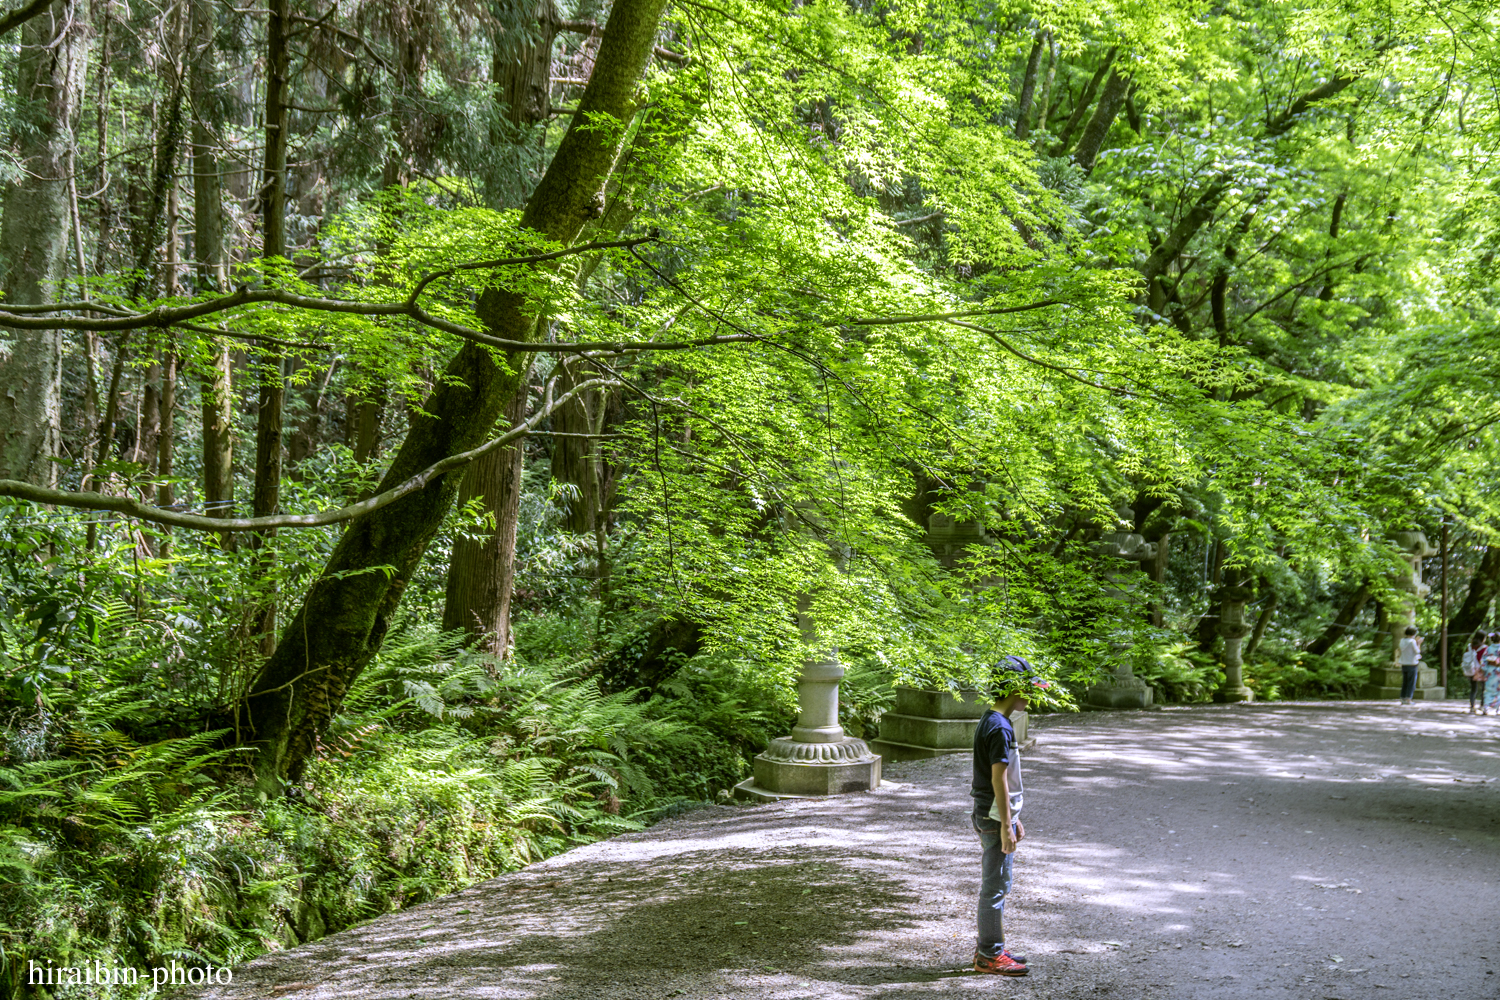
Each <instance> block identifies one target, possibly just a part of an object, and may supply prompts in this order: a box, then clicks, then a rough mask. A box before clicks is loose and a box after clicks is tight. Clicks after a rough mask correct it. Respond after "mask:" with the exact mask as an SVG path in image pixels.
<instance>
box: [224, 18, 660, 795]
mask: <svg viewBox="0 0 1500 1000" xmlns="http://www.w3.org/2000/svg"><path fill="white" fill-rule="evenodd" d="M665 6H666V0H617V2H616V3H615V4H614V7H613V9H612V10H611V13H610V16H609V21H608V23H607V25H606V27H605V29H604V37H603V40H602V42H601V44H600V46H599V52H598V56H597V60H596V62H595V66H594V71H593V75H592V76H591V77H590V80H589V84H588V86H587V87H586V88H585V90H584V93H583V97H582V99H581V100H580V101H579V107H578V113H577V114H576V115H575V116H574V117H573V121H574V122H575V123H578V122H584V123H587V127H586V128H578V127H571V128H569V130H568V132H567V134H566V135H565V136H564V137H563V140H562V142H561V143H560V144H559V146H558V149H557V153H556V154H555V155H554V157H553V159H552V162H551V164H550V165H549V166H548V168H547V172H546V173H545V174H544V175H543V177H542V180H541V182H540V184H538V185H537V188H536V191H535V192H534V193H533V194H532V196H531V198H530V199H529V201H528V202H527V205H526V209H525V211H524V212H523V213H522V216H521V225H522V227H523V228H526V229H530V230H533V231H535V232H537V233H539V234H541V235H542V236H545V237H546V238H548V239H550V240H554V241H557V242H559V243H563V244H568V243H571V242H573V241H574V239H575V238H576V237H577V235H578V233H579V231H580V230H581V229H582V227H583V224H584V222H585V221H586V220H587V219H588V217H589V215H590V209H591V206H592V204H593V202H594V200H595V198H596V196H597V194H598V192H599V191H600V190H601V188H603V186H604V185H605V183H606V181H607V180H608V177H609V173H610V169H611V167H612V165H613V163H614V160H615V156H616V154H617V152H618V149H619V143H620V139H621V137H622V136H623V134H624V126H625V124H626V123H627V122H628V121H629V119H630V117H631V115H632V114H633V113H634V111H635V92H636V86H637V83H638V81H639V80H640V76H641V72H642V70H643V69H644V68H645V65H646V60H647V59H648V58H649V57H650V55H651V49H652V46H653V43H654V41H655V37H656V26H657V22H658V21H659V20H660V18H661V14H662V10H663V8H664V7H665ZM600 121H612V122H614V123H616V127H614V128H602V127H600V126H599V124H598V123H599V122H600ZM476 312H477V314H478V316H479V319H480V321H481V323H482V324H483V326H484V328H485V330H486V332H488V333H490V334H491V335H493V336H495V337H499V338H503V339H506V340H531V341H533V342H534V341H536V340H537V339H538V331H537V322H536V320H537V316H536V305H535V303H531V302H528V301H527V299H526V298H525V296H523V295H522V294H520V293H518V292H516V291H512V290H510V289H506V288H497V287H491V288H488V289H486V290H485V291H484V293H483V294H482V295H481V296H480V298H479V301H478V304H477V308H476ZM526 368H527V365H526V362H525V359H524V358H523V357H522V355H521V354H520V353H517V352H510V353H508V354H507V355H505V356H502V357H501V358H498V359H497V358H496V357H495V356H494V355H493V354H492V353H491V349H490V348H488V347H480V346H477V345H474V344H466V345H465V346H464V347H463V348H462V349H460V350H459V351H458V353H457V354H455V355H454V357H453V359H452V360H451V361H450V362H449V363H448V365H447V368H446V369H445V371H444V372H443V374H442V376H441V377H439V378H437V379H435V380H434V385H435V388H434V390H433V392H432V394H431V395H430V396H428V398H427V399H426V401H425V402H424V403H423V405H422V409H421V411H420V412H419V413H418V414H416V416H415V417H414V420H413V423H412V426H411V429H410V431H409V432H408V433H407V435H406V439H405V441H404V442H402V445H401V448H400V450H399V451H398V452H397V453H396V455H395V457H394V459H393V460H392V462H391V467H390V469H389V470H388V471H387V473H386V476H385V480H384V482H383V483H382V485H381V489H389V488H391V487H393V486H395V485H396V484H399V483H401V482H404V481H405V480H406V479H408V478H410V477H411V476H412V475H413V474H415V473H417V472H419V471H420V470H422V469H424V468H426V467H427V466H429V465H431V464H432V463H433V462H436V461H439V460H441V459H443V458H446V457H448V456H450V455H452V454H454V453H455V452H458V451H463V450H466V449H470V448H474V447H477V446H478V445H479V444H480V443H482V442H483V441H484V440H485V438H486V437H487V436H488V435H489V434H490V432H491V431H492V430H493V428H494V426H495V422H496V421H497V420H498V419H499V418H500V415H501V414H502V413H504V412H505V411H506V409H507V408H508V407H509V406H511V405H512V404H513V403H514V401H515V396H516V394H517V393H518V392H521V391H523V390H524V383H523V382H522V380H521V373H522V372H524V371H525V370H526ZM460 479H461V477H460V476H457V475H451V474H450V475H446V476H441V477H439V478H437V479H435V480H434V481H433V482H432V483H431V484H429V485H428V486H427V487H426V488H425V489H423V490H421V491H419V492H416V493H412V494H409V495H407V496H406V497H403V498H402V499H401V500H399V501H397V502H396V503H393V504H391V505H390V506H388V507H383V508H381V509H380V510H377V511H375V512H373V513H371V514H367V515H365V516H363V517H361V518H358V519H356V520H355V521H353V522H351V523H350V525H349V528H348V530H347V531H345V533H344V535H343V537H342V538H341V539H340V540H339V543H338V545H337V546H336V547H335V548H334V551H333V554H332V555H331V556H330V558H329V560H328V563H327V564H326V565H325V566H324V568H323V572H322V574H321V576H320V577H319V578H318V580H317V581H316V582H315V583H314V584H313V586H312V587H311V589H309V591H308V593H307V596H306V597H305V598H304V601H303V604H302V607H301V609H300V610H299V611H298V612H297V614H296V616H295V617H294V618H293V620H292V621H291V622H290V623H288V625H287V627H286V630H285V632H284V634H283V636H282V641H281V643H280V644H279V645H278V646H277V648H276V652H275V654H274V655H273V656H272V657H271V658H270V659H269V660H268V661H267V663H266V665H265V667H264V668H263V669H262V671H261V674H260V676H259V677H258V678H257V679H256V681H255V682H254V684H253V685H252V687H251V693H250V696H249V698H248V700H247V702H246V704H245V710H246V715H247V716H248V718H246V719H245V720H244V721H245V722H246V723H248V725H249V726H250V727H251V732H252V733H253V739H254V740H255V743H256V747H257V756H256V772H257V783H258V785H259V787H260V788H261V789H262V790H264V791H267V792H272V791H275V790H276V789H277V788H278V787H279V786H280V784H281V782H282V781H283V780H286V779H296V778H297V777H298V776H299V775H300V774H301V771H302V767H303V765H304V763H305V762H306V760H307V757H308V755H309V754H310V753H311V751H312V748H313V744H314V740H315V738H316V736H317V733H318V731H319V730H320V729H321V728H322V727H323V726H324V725H325V724H326V723H327V722H328V720H329V718H330V717H331V716H332V715H333V713H334V712H336V711H337V710H338V707H339V705H340V703H341V702H342V701H343V698H344V694H345V692H346V691H348V689H349V685H350V684H351V683H352V682H353V681H354V680H355V678H357V677H358V676H359V673H360V671H361V670H363V669H364V667H365V665H366V664H368V663H369V661H370V659H371V658H372V657H373V656H374V655H375V653H376V651H377V650H379V648H380V643H381V640H382V639H383V638H384V636H385V632H386V628H387V627H388V624H389V622H390V618H391V615H392V614H393V613H394V612H395V610H396V607H397V606H398V604H399V603H400V601H401V596H402V593H403V592H404V591H405V589H406V586H407V584H408V582H409V581H410V579H411V576H412V573H413V571H414V570H415V569H416V567H417V564H418V562H419V561H420V560H421V558H422V555H423V553H424V552H425V551H426V548H427V545H428V544H429V543H430V542H431V540H432V537H433V535H434V534H435V533H436V532H437V530H438V529H439V528H440V527H441V526H442V522H443V519H444V517H445V516H446V515H447V514H448V512H449V511H450V510H451V509H452V508H453V503H454V500H455V498H456V497H457V494H458V488H459V482H460Z"/></svg>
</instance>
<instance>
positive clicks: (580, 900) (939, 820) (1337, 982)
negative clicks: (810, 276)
mask: <svg viewBox="0 0 1500 1000" xmlns="http://www.w3.org/2000/svg"><path fill="white" fill-rule="evenodd" d="M1032 734H1033V735H1036V736H1037V737H1038V746H1037V747H1036V749H1035V750H1034V751H1033V752H1032V753H1031V754H1030V755H1029V756H1028V757H1027V760H1026V777H1027V792H1028V794H1027V796H1026V811H1025V814H1024V817H1025V819H1026V821H1027V832H1028V837H1027V839H1026V841H1025V842H1024V843H1023V844H1022V845H1021V848H1020V852H1019V853H1018V855H1017V861H1016V887H1015V890H1014V893H1013V895H1012V897H1011V902H1010V903H1009V904H1008V909H1007V920H1006V927H1007V932H1008V933H1007V937H1008V939H1009V943H1010V946H1011V947H1012V949H1013V950H1016V951H1018V952H1021V953H1023V954H1026V955H1027V956H1028V957H1029V958H1030V961H1031V965H1032V968H1033V969H1034V971H1033V973H1032V974H1031V975H1030V976H1029V977H1027V978H1026V979H1019V980H1011V979H1000V978H999V977H993V976H979V975H974V974H972V973H969V972H966V971H965V970H966V969H967V967H968V962H969V960H970V957H971V955H972V952H973V938H972V935H973V920H974V903H973V894H974V892H975V891H976V889H977V884H978V873H979V854H978V844H977V840H976V838H975V837H974V835H973V833H972V831H970V829H969V827H968V819H967V816H968V809H969V805H968V797H967V787H966V785H967V780H968V777H967V776H968V769H969V761H968V758H967V756H966V755H962V756H954V757H948V758H941V759H937V760H930V761H916V762H911V763H906V764H895V765H891V766H889V767H888V768H887V769H886V778H887V780H888V781H891V782H894V783H897V784H898V785H899V786H900V787H892V786H889V785H888V786H886V787H884V788H882V789H881V790H879V791H877V792H872V793H869V794H861V795H852V796H844V797H841V798H836V799H829V800H822V801H814V800H803V801H792V802H783V803H778V804H776V805H766V806H754V807H717V808H711V809H703V810H701V811H697V812H693V813H690V814H687V815H685V816H681V817H678V818H676V819H674V820H670V821H667V822H663V823H661V824H658V825H657V826H654V827H652V828H651V829H649V830H646V831H643V832H641V833H636V834H630V835H627V836H622V837H617V838H615V839H613V840H610V841H606V842H603V843H599V844H593V845H590V846H588V847H583V848H580V849H578V850H575V851H570V852H568V853H567V854H563V855H560V856H558V857H555V858H552V859H550V860H548V861H545V862H542V863H540V864H536V865H533V866H531V867H530V868H528V869H526V870H525V871H523V872H519V873H516V874H514V875H509V876H505V877H503V878H498V879H494V880H492V881H489V882H485V883H483V884H481V885H477V886H474V887H473V888H470V889H468V890H466V891H464V892H461V893H457V894H455V895H453V896H449V897H446V898H444V899H441V900H438V901H436V902H433V903H430V904H426V905H423V906H418V907H414V908H412V909H410V910H407V911H404V912H402V913H397V914H392V915H389V916H386V917H382V918H380V919H378V920H375V921H372V922H370V923H368V924H365V925H363V926H361V927H358V928H355V929H353V930H350V931H346V932H344V933H342V934H337V935H333V936H331V937H328V938H325V939H323V940H321V941H317V942H314V943H313V944H310V945H307V946H305V947H302V948H297V949H295V950H293V951H289V952H284V953H280V954H274V955H267V956H264V957H262V958H260V959H258V960H256V961H254V962H251V963H248V964H246V965H244V966H242V967H241V968H239V969H237V970H235V974H234V982H233V984H232V985H230V986H227V987H215V988H213V989H212V990H210V991H208V992H206V993H205V994H204V995H205V996H211V997H214V998H216V1000H217V998H222V1000H249V998H252V997H253V998H264V997H280V996H288V997H293V998H296V1000H335V998H337V1000H346V998H349V1000H354V998H358V1000H376V998H387V997H390V998H402V1000H436V998H450V997H455V996H463V997H475V998H526V1000H532V998H535V1000H584V998H588V1000H598V998H607V1000H615V998H620V1000H627V998H631V1000H633V998H642V1000H645V998H652V1000H655V998H669V997H683V998H689V1000H691V998H705V1000H706V998H719V997H734V998H741V997H744V998H754V1000H773V998H775V1000H781V998H786V1000H793V998H804V997H808V998H814V997H815V998H819V1000H823V998H827V1000H844V998H848V1000H897V998H907V997H911V998H917V997H922V998H925V997H931V996H935V995H944V996H949V995H964V996H967V995H972V994H976V993H981V992H982V993H989V992H996V991H998V992H1001V993H1004V994H1006V995H1010V996H1015V997H1020V998H1036V1000H1042V998H1045V1000H1067V998H1082V997H1088V998H1091V1000H1092V998H1097V997H1110V998H1127V1000H1136V998H1157V997H1163V998H1165V997H1182V998H1192V1000H1197V998H1249V997H1252V996H1258V995H1260V994H1261V993H1262V991H1266V990H1271V991H1274V992H1273V993H1272V995H1273V996H1287V997H1292V998H1297V1000H1302V998H1339V1000H1362V998H1372V1000H1431V998H1435V997H1436V998H1441V1000H1494V998H1496V997H1497V996H1500V974H1497V973H1496V971H1495V970H1497V969H1500V888H1497V884H1500V719H1484V718H1477V719H1475V718H1471V717H1469V716H1468V715H1467V714H1463V713H1462V711H1461V710H1459V709H1456V708H1455V707H1453V706H1452V705H1451V704H1435V705H1421V706H1417V707H1414V708H1406V709H1402V708H1399V707H1398V706H1395V705H1390V704H1383V703H1382V704H1377V703H1333V704H1330V703H1318V704H1307V705H1283V704H1277V705H1271V706H1235V707H1193V708H1179V709H1167V710H1164V711H1154V712H1116V713H1090V714H1086V715H1064V716H1048V717H1042V718H1038V719H1033V720H1032Z"/></svg>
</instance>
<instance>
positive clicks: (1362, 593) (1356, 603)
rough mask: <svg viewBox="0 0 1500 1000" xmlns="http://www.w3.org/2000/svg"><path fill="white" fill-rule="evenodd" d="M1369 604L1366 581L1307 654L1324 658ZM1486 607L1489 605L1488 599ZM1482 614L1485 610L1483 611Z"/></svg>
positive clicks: (1368, 591) (1350, 596)
mask: <svg viewBox="0 0 1500 1000" xmlns="http://www.w3.org/2000/svg"><path fill="white" fill-rule="evenodd" d="M1369 602H1370V583H1369V581H1368V580H1366V581H1365V582H1363V583H1361V584H1360V585H1359V586H1358V587H1357V588H1355V591H1354V593H1352V594H1350V595H1349V600H1347V601H1345V602H1344V606H1343V607H1342V608H1340V609H1339V613H1338V614H1337V615H1336V616H1335V617H1334V619H1333V621H1332V622H1330V623H1329V625H1328V627H1327V628H1326V629H1324V630H1323V632H1322V634H1321V635H1319V636H1318V637H1317V638H1316V639H1314V640H1313V641H1312V642H1310V643H1308V644H1307V647H1306V649H1305V652H1308V653H1312V654H1313V655H1314V656H1322V655H1323V654H1324V653H1327V652H1328V651H1329V650H1330V649H1332V648H1333V644H1334V643H1336V642H1338V641H1339V640H1340V639H1342V638H1343V637H1344V636H1345V635H1346V634H1348V632H1349V626H1350V625H1353V624H1354V619H1356V618H1358V617H1359V613H1360V612H1361V611H1363V610H1364V608H1365V605H1366V604H1368V603H1369ZM1485 605H1486V606H1488V605H1489V600H1488V599H1487V598H1486V600H1485ZM1482 613H1483V609H1481V614H1482Z"/></svg>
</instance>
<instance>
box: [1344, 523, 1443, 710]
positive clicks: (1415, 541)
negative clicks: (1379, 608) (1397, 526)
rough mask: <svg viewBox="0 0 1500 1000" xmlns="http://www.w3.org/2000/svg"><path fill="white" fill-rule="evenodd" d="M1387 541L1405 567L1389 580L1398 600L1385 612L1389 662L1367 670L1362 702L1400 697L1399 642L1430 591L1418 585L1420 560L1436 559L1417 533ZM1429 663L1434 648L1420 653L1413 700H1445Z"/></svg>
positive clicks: (1433, 658) (1433, 657)
mask: <svg viewBox="0 0 1500 1000" xmlns="http://www.w3.org/2000/svg"><path fill="white" fill-rule="evenodd" d="M1391 540H1392V541H1393V542H1395V543H1396V547H1397V548H1398V549H1400V550H1401V558H1402V560H1403V562H1404V563H1405V566H1404V567H1403V568H1402V569H1401V570H1400V571H1399V572H1398V573H1397V574H1396V575H1395V577H1394V578H1393V579H1392V580H1391V583H1392V585H1393V586H1395V588H1396V589H1397V590H1399V591H1401V597H1400V598H1399V599H1398V600H1396V601H1393V602H1391V605H1390V609H1389V619H1388V621H1389V623H1390V633H1391V644H1390V649H1391V658H1390V661H1389V662H1388V663H1387V664H1386V665H1385V666H1381V667H1373V668H1371V670H1370V680H1369V682H1368V683H1367V684H1366V685H1365V687H1364V690H1363V691H1361V692H1360V693H1361V694H1362V695H1363V696H1364V697H1366V698H1382V699H1384V698H1400V697H1401V640H1402V639H1403V638H1404V637H1405V636H1406V630H1407V628H1408V627H1409V626H1412V625H1415V624H1416V623H1417V602H1418V601H1420V600H1422V599H1423V598H1424V597H1426V596H1427V594H1428V593H1429V592H1430V591H1431V589H1432V588H1431V587H1429V586H1428V585H1427V584H1425V583H1423V582H1422V560H1423V559H1425V558H1427V557H1428V556H1433V555H1437V551H1438V550H1437V549H1435V548H1433V547H1432V544H1431V543H1430V542H1428V540H1427V535H1426V534H1425V533H1423V532H1420V531H1395V532H1392V533H1391ZM1429 662H1436V646H1435V645H1434V646H1433V647H1432V648H1430V649H1424V650H1423V651H1422V667H1421V669H1419V670H1418V671H1417V689H1416V692H1415V694H1414V697H1416V698H1420V699H1422V700H1424V701H1441V700H1442V699H1444V698H1446V697H1448V692H1447V691H1445V690H1443V688H1442V687H1441V686H1439V684H1438V671H1437V668H1436V667H1431V666H1428V665H1427V664H1428V663H1429Z"/></svg>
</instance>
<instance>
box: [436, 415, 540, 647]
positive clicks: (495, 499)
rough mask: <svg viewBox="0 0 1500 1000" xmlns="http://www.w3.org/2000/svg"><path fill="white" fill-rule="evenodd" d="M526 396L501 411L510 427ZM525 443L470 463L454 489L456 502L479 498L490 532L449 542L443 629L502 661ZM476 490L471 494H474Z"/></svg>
mask: <svg viewBox="0 0 1500 1000" xmlns="http://www.w3.org/2000/svg"><path fill="white" fill-rule="evenodd" d="M526 401H527V393H526V392H525V391H524V390H523V391H521V392H517V393H516V394H515V399H514V400H513V401H512V402H511V405H510V406H509V407H508V408H507V409H506V412H505V423H506V425H508V426H510V427H514V426H516V425H517V424H519V423H520V422H521V421H523V420H524V419H526ZM525 455H526V441H525V439H524V438H523V439H521V440H520V441H517V442H515V443H514V444H512V445H511V446H510V447H508V448H501V449H499V450H497V451H492V452H490V453H489V454H488V455H485V456H484V457H483V458H481V459H479V461H477V462H475V463H473V464H472V465H471V466H470V467H469V470H468V472H467V473H466V474H465V476H464V481H463V486H462V487H461V488H460V489H459V494H458V502H459V503H460V504H463V503H467V502H469V501H470V500H472V499H474V498H475V497H476V496H477V497H483V498H484V508H485V511H486V513H487V514H489V515H491V517H492V518H493V521H492V523H493V525H494V530H493V531H484V532H483V533H481V534H478V535H471V534H467V533H465V534H460V535H459V536H458V537H457V538H455V539H454V540H453V562H452V563H451V565H450V566H449V568H448V591H447V595H446V600H445V601H444V604H443V629H444V630H445V631H458V630H462V631H463V632H464V634H465V635H466V636H468V638H469V642H470V643H471V644H472V645H474V646H475V647H476V648H479V649H483V650H484V651H485V652H487V653H491V654H493V655H495V656H498V657H501V658H502V659H504V658H508V657H509V656H510V604H511V596H512V594H513V592H514V588H515V580H516V527H517V523H518V521H519V519H520V512H521V473H522V472H523V471H525V465H526V463H525ZM476 491H477V492H476Z"/></svg>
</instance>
